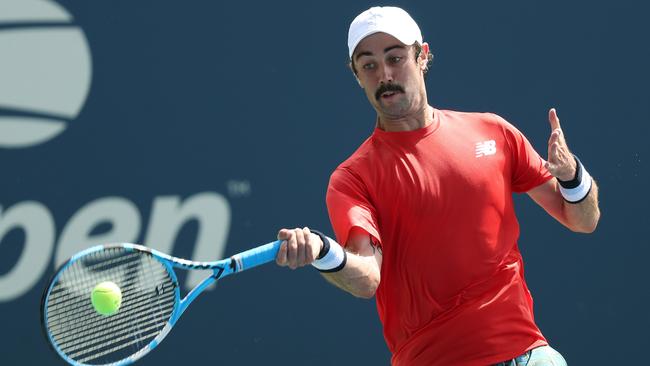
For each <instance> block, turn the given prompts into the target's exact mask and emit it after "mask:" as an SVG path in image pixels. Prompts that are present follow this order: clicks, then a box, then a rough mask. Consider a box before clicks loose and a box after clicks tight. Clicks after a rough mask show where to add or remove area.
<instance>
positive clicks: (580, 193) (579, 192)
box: [560, 159, 592, 203]
mask: <svg viewBox="0 0 650 366" xmlns="http://www.w3.org/2000/svg"><path fill="white" fill-rule="evenodd" d="M576 161H577V163H578V164H579V166H578V167H577V169H578V171H579V172H580V175H581V177H580V184H578V185H577V186H576V187H573V188H564V187H563V186H562V185H560V193H562V197H564V199H565V200H567V202H569V203H578V202H580V201H582V200H583V199H585V197H587V195H588V194H589V191H591V183H592V180H591V176H590V175H589V173H588V172H587V169H585V167H584V165H582V163H581V162H580V160H578V159H576Z"/></svg>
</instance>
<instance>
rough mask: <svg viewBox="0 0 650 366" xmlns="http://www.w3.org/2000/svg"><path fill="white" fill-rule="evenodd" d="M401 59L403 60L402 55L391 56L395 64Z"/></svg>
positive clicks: (391, 60)
mask: <svg viewBox="0 0 650 366" xmlns="http://www.w3.org/2000/svg"><path fill="white" fill-rule="evenodd" d="M400 61H402V57H401V56H393V57H391V58H390V62H392V63H394V64H396V63H398V62H400Z"/></svg>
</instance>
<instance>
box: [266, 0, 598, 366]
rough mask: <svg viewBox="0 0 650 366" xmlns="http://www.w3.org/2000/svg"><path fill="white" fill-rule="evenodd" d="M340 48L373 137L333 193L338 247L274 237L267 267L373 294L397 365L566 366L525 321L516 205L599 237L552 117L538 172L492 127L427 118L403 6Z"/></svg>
mask: <svg viewBox="0 0 650 366" xmlns="http://www.w3.org/2000/svg"><path fill="white" fill-rule="evenodd" d="M348 47H349V55H350V66H351V68H352V70H353V73H354V76H355V78H356V79H357V81H358V83H359V85H360V86H361V87H362V88H363V90H364V92H365V93H366V96H367V97H368V100H369V101H370V104H372V106H373V107H374V109H375V110H376V112H377V121H376V128H375V131H374V132H373V134H372V135H371V136H370V137H369V138H368V139H367V140H366V141H365V142H364V143H363V144H362V145H361V146H360V147H359V149H358V150H357V151H356V152H355V153H354V154H353V155H352V156H351V157H350V158H348V159H347V160H346V161H345V162H343V163H342V164H341V165H340V166H339V167H338V168H337V169H336V170H335V171H334V173H333V174H332V176H331V179H330V182H329V187H328V191H327V206H328V211H329V214H330V219H331V222H332V226H333V228H334V231H335V233H336V237H337V239H338V243H337V242H336V241H334V240H333V239H330V238H327V237H325V236H324V235H323V234H321V233H319V232H314V231H310V230H309V229H308V228H304V229H293V230H287V229H282V230H280V232H279V234H278V238H279V239H282V240H284V241H285V242H284V243H283V245H282V246H281V248H280V251H279V253H278V256H277V258H276V261H277V263H278V264H280V265H282V266H289V267H290V268H292V269H295V268H297V267H300V266H304V265H307V264H310V263H311V264H312V265H314V266H315V267H317V268H318V269H319V270H321V271H322V273H323V276H324V277H325V278H326V279H327V280H328V281H330V282H332V283H333V284H335V285H336V286H338V287H340V288H341V289H343V290H345V291H348V292H350V293H351V294H353V295H355V296H359V297H364V298H371V297H372V296H375V295H376V301H377V308H378V312H379V316H380V319H381V321H382V324H383V326H384V337H385V339H386V342H387V344H388V348H389V349H390V351H391V352H392V354H393V356H392V364H393V365H400V366H401V365H446V366H449V365H462V366H472V365H476V366H485V365H495V364H498V365H524V364H529V365H532V364H535V365H537V366H542V365H565V364H566V363H565V361H564V360H563V358H562V356H561V355H560V354H559V353H557V352H556V351H554V350H553V349H552V348H550V347H549V346H548V343H547V341H546V339H545V338H544V336H543V335H542V333H541V332H540V330H539V329H538V327H537V326H536V325H535V323H534V319H533V309H532V298H531V296H530V293H529V291H528V288H527V286H526V282H525V280H524V277H523V261H522V257H521V254H520V252H519V249H518V246H517V239H518V236H519V226H518V224H517V220H516V217H515V213H514V208H513V202H512V193H513V192H526V193H527V194H528V195H529V196H530V197H531V198H532V199H533V200H534V201H535V202H536V203H537V204H539V205H540V206H541V207H543V208H544V209H545V210H546V211H547V212H548V213H549V214H550V215H551V216H553V217H554V218H555V219H557V220H558V221H559V222H560V223H562V224H563V225H565V226H566V227H568V228H569V229H571V230H573V231H576V232H585V233H589V232H592V231H593V230H595V228H596V225H597V223H598V220H599V216H600V213H599V209H598V188H597V186H596V183H595V182H593V180H592V179H591V177H590V176H589V174H588V173H587V171H586V170H585V168H584V166H582V164H581V163H580V161H579V160H578V159H577V158H576V157H574V155H572V154H571V153H570V152H569V149H568V147H567V144H566V141H565V139H564V136H563V134H562V130H561V128H560V121H559V119H558V116H557V113H556V111H555V110H554V109H551V110H550V111H549V117H548V118H549V122H550V124H551V129H552V132H551V136H550V139H549V141H548V160H547V161H544V160H543V159H542V158H541V157H540V156H539V155H538V154H537V153H536V152H535V150H534V149H533V148H532V146H531V145H530V143H529V142H528V141H527V140H526V138H525V137H524V136H523V135H522V134H521V133H520V132H519V131H518V130H517V129H516V128H515V127H513V126H512V125H510V124H509V123H508V122H506V121H505V120H503V119H502V118H501V117H499V116H496V115H494V114H488V113H461V112H454V111H446V110H438V109H435V108H433V107H432V106H430V105H429V104H428V101H427V93H426V87H425V83H424V76H425V73H426V72H427V67H428V62H429V61H430V59H431V56H430V55H431V54H430V52H429V45H428V44H427V43H423V42H422V36H421V34H420V29H419V27H418V26H417V24H416V23H415V21H414V20H413V19H412V18H411V17H410V16H409V15H408V14H407V13H406V12H405V11H403V10H401V9H399V8H394V7H383V8H382V7H375V8H371V9H369V10H367V11H365V12H363V13H361V14H360V15H359V16H357V17H356V18H355V19H354V21H353V22H352V24H351V25H350V30H349V36H348ZM339 243H340V245H339ZM343 247H344V248H345V249H343Z"/></svg>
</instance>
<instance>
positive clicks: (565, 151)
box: [527, 109, 600, 233]
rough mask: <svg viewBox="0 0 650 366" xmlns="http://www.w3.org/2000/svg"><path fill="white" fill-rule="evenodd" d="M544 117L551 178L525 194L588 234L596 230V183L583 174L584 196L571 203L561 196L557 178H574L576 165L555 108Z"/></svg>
mask: <svg viewBox="0 0 650 366" xmlns="http://www.w3.org/2000/svg"><path fill="white" fill-rule="evenodd" d="M548 118H549V122H550V124H551V129H552V132H551V137H550V139H549V141H548V160H547V163H546V168H547V169H548V171H549V172H550V173H551V174H552V175H553V176H554V178H553V179H551V180H549V181H548V182H546V183H544V184H542V185H540V186H538V187H535V188H533V189H531V190H530V191H528V192H527V193H528V195H529V196H530V197H531V198H532V199H533V200H534V201H535V202H536V203H537V204H538V205H540V206H541V207H542V208H544V210H546V212H548V213H549V214H550V215H551V216H553V217H554V218H555V219H556V220H558V221H559V222H560V223H562V224H563V225H564V226H566V227H567V228H569V229H571V230H573V231H576V232H582V233H591V232H593V231H594V230H596V226H597V225H598V220H599V219H600V210H599V208H598V186H597V185H596V182H595V181H594V180H593V179H592V178H591V177H590V176H588V175H587V176H586V177H585V176H584V175H583V179H591V189H590V190H589V193H588V194H587V196H586V197H584V198H583V199H582V200H580V202H577V203H571V202H568V201H567V200H565V199H564V197H563V196H562V193H561V191H560V182H559V181H558V180H562V181H564V182H568V181H572V180H574V178H576V173H577V169H578V164H577V162H576V160H575V158H574V156H573V154H571V152H570V151H569V147H568V146H567V143H566V140H565V139H564V134H563V133H562V128H561V127H560V119H559V118H558V117H557V113H556V111H555V109H551V110H550V111H549V115H548Z"/></svg>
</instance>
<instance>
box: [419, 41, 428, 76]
mask: <svg viewBox="0 0 650 366" xmlns="http://www.w3.org/2000/svg"><path fill="white" fill-rule="evenodd" d="M418 63H419V64H420V69H422V71H425V70H426V69H427V64H428V63H429V44H428V43H426V42H424V43H422V51H421V52H420V55H419V56H418Z"/></svg>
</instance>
